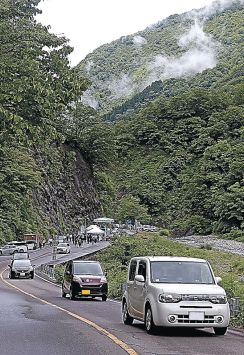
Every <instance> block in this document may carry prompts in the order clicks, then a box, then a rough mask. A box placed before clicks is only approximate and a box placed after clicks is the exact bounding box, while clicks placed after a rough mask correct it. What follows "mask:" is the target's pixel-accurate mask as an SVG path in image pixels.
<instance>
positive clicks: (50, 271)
mask: <svg viewBox="0 0 244 355" xmlns="http://www.w3.org/2000/svg"><path fill="white" fill-rule="evenodd" d="M54 268H55V266H54V265H48V264H43V265H40V266H38V270H39V271H40V272H42V273H43V274H45V275H47V276H48V277H50V279H52V280H53V281H56V277H55V270H54Z"/></svg>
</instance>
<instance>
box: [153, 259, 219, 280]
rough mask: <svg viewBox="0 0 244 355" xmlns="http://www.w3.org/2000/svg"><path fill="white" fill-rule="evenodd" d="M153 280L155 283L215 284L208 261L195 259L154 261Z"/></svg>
mask: <svg viewBox="0 0 244 355" xmlns="http://www.w3.org/2000/svg"><path fill="white" fill-rule="evenodd" d="M151 281H152V282H154V283H182V284H196V283H197V284H214V279H213V275H212V272H211V270H210V267H209V265H208V263H206V262H194V261H153V262H151Z"/></svg>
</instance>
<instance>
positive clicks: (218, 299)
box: [209, 295, 227, 304]
mask: <svg viewBox="0 0 244 355" xmlns="http://www.w3.org/2000/svg"><path fill="white" fill-rule="evenodd" d="M209 301H210V302H212V303H215V304H225V303H227V297H226V296H225V295H211V296H209Z"/></svg>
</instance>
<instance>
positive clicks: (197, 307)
mask: <svg viewBox="0 0 244 355" xmlns="http://www.w3.org/2000/svg"><path fill="white" fill-rule="evenodd" d="M220 281H221V279H220V278H218V277H215V276H214V274H213V271H212V268H211V266H210V265H209V263H208V262H207V261H206V260H203V259H196V258H184V257H171V256H155V257H152V256H151V257H149V256H146V257H135V258H133V259H131V261H130V264H129V269H128V276H127V282H126V287H125V292H124V295H123V298H122V319H123V322H124V323H125V324H132V323H133V320H134V319H137V320H139V321H142V322H144V323H145V326H146V330H147V332H148V333H153V332H154V330H155V328H156V327H157V326H163V327H194V328H209V327H212V328H213V329H214V332H215V334H216V335H224V334H225V333H226V331H227V327H228V325H229V321H230V310H229V304H228V302H227V297H226V293H225V290H224V289H223V288H222V287H220V286H218V282H220Z"/></svg>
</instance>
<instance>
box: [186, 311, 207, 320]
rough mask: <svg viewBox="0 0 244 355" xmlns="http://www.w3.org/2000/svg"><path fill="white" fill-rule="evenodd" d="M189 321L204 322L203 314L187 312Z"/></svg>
mask: <svg viewBox="0 0 244 355" xmlns="http://www.w3.org/2000/svg"><path fill="white" fill-rule="evenodd" d="M189 320H200V321H202V320H204V312H189Z"/></svg>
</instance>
